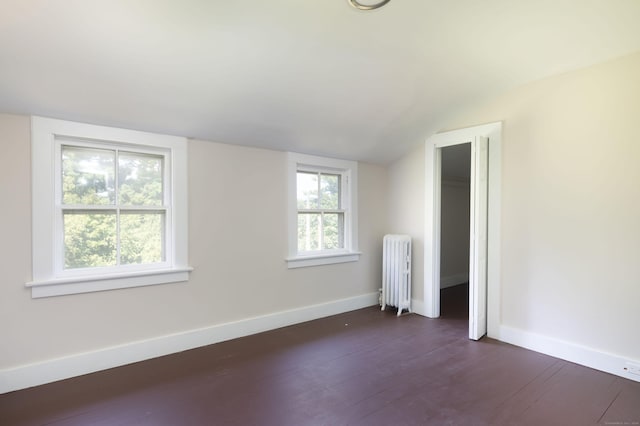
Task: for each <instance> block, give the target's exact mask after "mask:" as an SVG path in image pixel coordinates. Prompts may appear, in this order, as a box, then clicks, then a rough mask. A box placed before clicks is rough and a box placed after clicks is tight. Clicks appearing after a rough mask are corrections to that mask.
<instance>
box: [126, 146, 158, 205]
mask: <svg viewBox="0 0 640 426" xmlns="http://www.w3.org/2000/svg"><path fill="white" fill-rule="evenodd" d="M162 163H163V158H162V156H159V155H144V154H134V153H127V152H121V153H120V154H119V155H118V191H119V192H118V195H119V202H120V204H122V205H128V206H131V205H133V206H161V205H162V204H163V203H162V191H163V188H162V167H163V164H162Z"/></svg>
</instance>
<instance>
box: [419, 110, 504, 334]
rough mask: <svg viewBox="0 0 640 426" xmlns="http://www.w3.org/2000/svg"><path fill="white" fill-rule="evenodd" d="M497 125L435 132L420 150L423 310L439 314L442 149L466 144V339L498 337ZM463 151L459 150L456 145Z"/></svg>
mask: <svg viewBox="0 0 640 426" xmlns="http://www.w3.org/2000/svg"><path fill="white" fill-rule="evenodd" d="M501 133H502V123H499V122H498V123H490V124H485V125H481V126H476V127H471V128H466V129H460V130H454V131H450V132H446V133H440V134H437V135H434V136H432V137H430V138H429V139H428V140H427V142H426V149H425V155H426V156H425V161H426V163H425V170H426V173H425V246H424V247H425V263H424V267H425V269H424V270H425V275H424V299H423V301H424V314H425V315H426V316H428V317H431V318H438V317H439V316H440V308H441V306H440V302H441V300H440V290H441V289H440V287H441V255H442V253H441V232H442V229H441V219H442V216H441V195H442V194H441V189H442V186H441V185H442V182H441V181H442V152H443V149H444V148H446V147H452V146H457V145H463V144H469V145H470V146H471V168H470V188H469V193H470V197H469V200H470V202H469V208H470V214H469V218H470V220H469V223H470V224H469V234H468V235H469V239H468V240H467V241H468V243H469V256H468V258H469V292H468V295H469V303H468V306H469V338H470V339H473V340H478V339H480V338H481V337H482V336H484V335H485V334H488V335H489V336H491V337H498V334H499V324H500V318H499V313H500V297H499V295H500V279H499V278H500V273H499V272H500V259H499V254H500V175H501V164H500V161H501V159H500V158H501V157H500V156H501V151H500V148H501ZM460 149H462V148H460ZM445 284H446V283H445Z"/></svg>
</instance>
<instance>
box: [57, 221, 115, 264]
mask: <svg viewBox="0 0 640 426" xmlns="http://www.w3.org/2000/svg"><path fill="white" fill-rule="evenodd" d="M63 220H64V267H65V269H72V268H90V267H96V266H112V265H115V264H116V215H115V213H102V212H100V213H96V212H87V211H68V212H65V213H64V219H63Z"/></svg>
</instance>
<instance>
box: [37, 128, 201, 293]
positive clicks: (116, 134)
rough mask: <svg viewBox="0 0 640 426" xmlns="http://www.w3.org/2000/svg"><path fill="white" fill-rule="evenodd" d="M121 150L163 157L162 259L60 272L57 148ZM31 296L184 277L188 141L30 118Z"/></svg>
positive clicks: (89, 290)
mask: <svg viewBox="0 0 640 426" xmlns="http://www.w3.org/2000/svg"><path fill="white" fill-rule="evenodd" d="M62 145H71V146H79V147H94V148H106V149H120V150H128V151H132V152H139V153H148V154H155V155H162V156H163V157H164V176H163V179H164V182H165V199H164V204H165V207H166V216H165V224H166V225H165V260H164V261H163V262H161V263H156V264H148V265H121V266H112V267H97V268H81V269H67V270H65V269H64V268H63V265H62V262H63V261H64V252H63V250H64V248H63V244H62V240H63V238H62V235H63V229H62V208H61V206H60V203H61V199H62V197H61V179H62V177H61V175H62V171H61V162H62V160H61V146H62ZM31 150H32V154H31V155H32V244H33V246H32V257H33V259H32V263H33V271H32V273H33V277H32V281H31V282H28V283H26V286H27V287H29V288H31V296H32V297H33V298H39V297H49V296H60V295H66V294H76V293H88V292H94V291H103V290H113V289H119V288H129V287H140V286H148V285H154V284H166V283H172V282H185V281H188V279H189V272H190V271H191V270H192V268H191V267H189V266H188V252H187V250H188V211H187V208H188V205H187V141H186V139H185V138H182V137H177V136H168V135H159V134H154V133H146V132H139V131H135V130H127V129H119V128H113V127H104V126H96V125H91V124H84V123H76V122H71V121H63V120H56V119H51V118H44V117H32V118H31Z"/></svg>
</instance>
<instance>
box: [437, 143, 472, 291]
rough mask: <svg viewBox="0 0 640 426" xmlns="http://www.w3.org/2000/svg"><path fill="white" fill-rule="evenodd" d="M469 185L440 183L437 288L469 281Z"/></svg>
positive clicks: (463, 182) (444, 153)
mask: <svg viewBox="0 0 640 426" xmlns="http://www.w3.org/2000/svg"><path fill="white" fill-rule="evenodd" d="M443 155H446V148H445V149H444V150H443ZM469 185H470V183H469V181H463V180H452V179H446V178H444V179H443V180H442V191H441V193H440V205H441V208H442V212H441V214H440V221H441V222H440V229H441V231H440V232H441V233H440V288H447V287H451V286H454V285H458V284H462V283H466V282H468V281H469V197H470V193H469Z"/></svg>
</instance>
